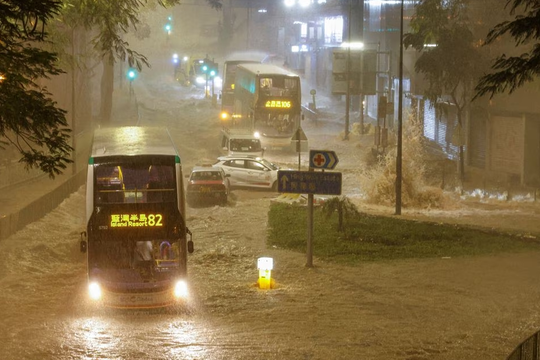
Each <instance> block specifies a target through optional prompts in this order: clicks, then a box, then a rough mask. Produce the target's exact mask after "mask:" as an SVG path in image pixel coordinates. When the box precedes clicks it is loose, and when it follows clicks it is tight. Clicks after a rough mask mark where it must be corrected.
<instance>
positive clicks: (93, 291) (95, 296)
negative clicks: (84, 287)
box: [88, 281, 102, 300]
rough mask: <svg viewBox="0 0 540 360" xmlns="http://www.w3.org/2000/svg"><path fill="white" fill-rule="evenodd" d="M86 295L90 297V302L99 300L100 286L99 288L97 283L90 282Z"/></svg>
mask: <svg viewBox="0 0 540 360" xmlns="http://www.w3.org/2000/svg"><path fill="white" fill-rule="evenodd" d="M88 294H89V295H90V298H91V299H92V300H99V299H101V295H102V293H101V286H99V283H98V282H95V281H93V282H91V283H90V284H88Z"/></svg>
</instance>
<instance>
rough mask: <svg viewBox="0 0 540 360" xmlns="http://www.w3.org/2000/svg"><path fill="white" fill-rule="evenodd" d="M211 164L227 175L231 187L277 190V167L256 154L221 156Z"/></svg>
mask: <svg viewBox="0 0 540 360" xmlns="http://www.w3.org/2000/svg"><path fill="white" fill-rule="evenodd" d="M213 166H215V167H220V168H222V169H223V170H224V171H225V174H228V175H229V181H230V183H231V186H233V187H255V188H262V189H272V190H273V191H277V187H278V185H277V178H278V170H279V167H277V166H276V165H274V164H273V163H271V162H270V161H268V160H265V159H263V158H260V157H256V156H249V155H244V156H234V155H232V156H222V157H219V158H218V161H217V163H215V164H214V165H213Z"/></svg>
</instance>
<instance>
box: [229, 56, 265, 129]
mask: <svg viewBox="0 0 540 360" xmlns="http://www.w3.org/2000/svg"><path fill="white" fill-rule="evenodd" d="M256 63H260V61H254V60H227V61H225V63H224V64H223V73H222V74H223V85H222V88H221V112H220V115H219V116H220V118H221V121H222V122H223V125H224V127H228V124H227V123H228V122H229V121H230V120H231V116H232V113H233V111H234V82H235V78H236V69H237V67H238V65H240V64H256Z"/></svg>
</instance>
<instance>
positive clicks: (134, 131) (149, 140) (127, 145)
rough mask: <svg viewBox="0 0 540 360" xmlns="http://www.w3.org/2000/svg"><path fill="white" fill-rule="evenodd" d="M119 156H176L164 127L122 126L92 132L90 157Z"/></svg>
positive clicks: (174, 148)
mask: <svg viewBox="0 0 540 360" xmlns="http://www.w3.org/2000/svg"><path fill="white" fill-rule="evenodd" d="M119 155H126V156H132V155H172V156H178V151H177V150H176V146H175V145H174V143H173V141H172V139H171V136H170V134H169V131H168V130H167V128H165V127H147V126H122V127H110V128H100V129H97V130H95V131H94V140H93V144H92V157H103V156H119Z"/></svg>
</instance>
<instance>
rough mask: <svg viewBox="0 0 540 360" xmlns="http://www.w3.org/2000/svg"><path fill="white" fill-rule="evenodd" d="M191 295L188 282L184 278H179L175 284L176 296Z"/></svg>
mask: <svg viewBox="0 0 540 360" xmlns="http://www.w3.org/2000/svg"><path fill="white" fill-rule="evenodd" d="M188 295H189V291H188V286H187V283H186V282H185V281H184V280H179V281H177V282H176V285H174V297H176V298H183V299H185V298H187V297H188Z"/></svg>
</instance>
